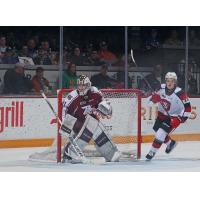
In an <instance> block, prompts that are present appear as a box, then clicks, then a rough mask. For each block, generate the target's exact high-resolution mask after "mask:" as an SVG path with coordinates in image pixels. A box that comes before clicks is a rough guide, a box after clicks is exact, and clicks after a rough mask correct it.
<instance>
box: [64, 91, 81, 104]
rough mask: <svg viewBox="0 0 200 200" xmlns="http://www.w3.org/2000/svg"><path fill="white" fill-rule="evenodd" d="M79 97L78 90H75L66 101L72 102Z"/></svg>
mask: <svg viewBox="0 0 200 200" xmlns="http://www.w3.org/2000/svg"><path fill="white" fill-rule="evenodd" d="M77 96H78V92H77V90H73V91H71V92H70V93H69V94H68V95H67V96H66V97H65V101H69V102H70V101H72V100H73V99H74V98H76V97H77Z"/></svg>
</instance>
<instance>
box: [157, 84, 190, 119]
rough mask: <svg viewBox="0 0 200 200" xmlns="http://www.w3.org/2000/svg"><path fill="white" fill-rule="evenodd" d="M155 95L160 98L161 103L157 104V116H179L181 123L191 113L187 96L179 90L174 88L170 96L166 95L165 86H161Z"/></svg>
mask: <svg viewBox="0 0 200 200" xmlns="http://www.w3.org/2000/svg"><path fill="white" fill-rule="evenodd" d="M157 93H158V94H159V95H160V97H161V101H160V102H159V103H158V115H159V114H161V115H165V116H168V114H169V115H170V116H174V117H177V116H179V117H180V118H181V120H182V122H184V121H186V120H187V118H188V117H189V115H190V113H191V105H190V101H189V98H188V96H187V94H186V93H185V92H184V91H183V90H182V89H181V88H179V87H176V89H175V90H174V92H173V93H172V94H171V95H167V94H166V84H162V85H161V89H160V90H159V91H158V92H157ZM161 104H162V105H161ZM163 107H164V108H163ZM166 111H167V112H168V114H167V112H166Z"/></svg>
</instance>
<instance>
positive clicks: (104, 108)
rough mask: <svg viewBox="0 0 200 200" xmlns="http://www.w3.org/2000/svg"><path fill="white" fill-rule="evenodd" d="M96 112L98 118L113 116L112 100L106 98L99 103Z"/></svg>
mask: <svg viewBox="0 0 200 200" xmlns="http://www.w3.org/2000/svg"><path fill="white" fill-rule="evenodd" d="M95 114H96V116H97V118H98V119H100V118H103V119H104V118H105V117H106V118H108V119H110V118H111V116H112V106H111V105H110V102H109V101H105V100H104V101H102V102H101V103H99V105H98V108H97V109H96V112H95Z"/></svg>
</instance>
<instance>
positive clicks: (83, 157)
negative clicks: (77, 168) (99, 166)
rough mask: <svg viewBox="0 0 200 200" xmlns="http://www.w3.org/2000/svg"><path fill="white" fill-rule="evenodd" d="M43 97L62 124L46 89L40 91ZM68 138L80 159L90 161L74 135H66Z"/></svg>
mask: <svg viewBox="0 0 200 200" xmlns="http://www.w3.org/2000/svg"><path fill="white" fill-rule="evenodd" d="M40 93H41V95H42V97H43V99H44V100H45V102H46V103H47V104H48V106H49V108H50V109H51V111H52V112H53V114H54V115H55V117H56V119H57V120H58V122H59V123H60V125H61V124H62V122H61V120H60V119H59V117H58V115H57V113H56V112H55V110H54V108H53V106H52V105H51V103H50V101H49V100H48V98H47V96H46V95H45V94H44V91H42V90H41V91H40ZM66 136H67V138H68V139H69V141H70V143H71V145H72V148H73V149H74V151H75V152H76V154H77V155H78V157H79V158H80V160H81V161H82V162H83V163H90V162H89V160H88V159H87V158H86V157H85V156H84V154H83V152H82V150H81V149H80V147H79V146H78V144H77V143H76V141H75V140H74V138H73V136H72V135H70V134H69V135H66Z"/></svg>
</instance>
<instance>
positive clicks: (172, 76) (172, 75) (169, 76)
mask: <svg viewBox="0 0 200 200" xmlns="http://www.w3.org/2000/svg"><path fill="white" fill-rule="evenodd" d="M167 79H173V80H175V82H177V75H176V73H175V72H168V73H167V74H166V75H165V80H167Z"/></svg>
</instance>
